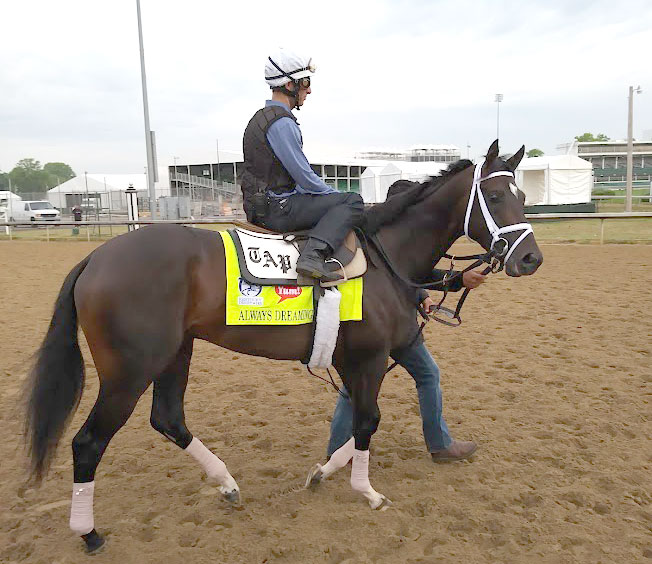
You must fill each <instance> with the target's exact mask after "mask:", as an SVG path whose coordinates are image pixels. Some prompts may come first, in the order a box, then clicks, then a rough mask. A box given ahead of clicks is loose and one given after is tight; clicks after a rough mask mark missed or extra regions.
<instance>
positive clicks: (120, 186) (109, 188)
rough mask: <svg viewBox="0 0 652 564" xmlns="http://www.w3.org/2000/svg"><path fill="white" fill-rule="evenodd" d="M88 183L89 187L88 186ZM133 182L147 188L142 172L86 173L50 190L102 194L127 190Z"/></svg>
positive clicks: (144, 188) (136, 185) (139, 186)
mask: <svg viewBox="0 0 652 564" xmlns="http://www.w3.org/2000/svg"><path fill="white" fill-rule="evenodd" d="M87 183H88V188H87ZM130 184H133V186H134V188H135V189H136V190H147V177H146V176H145V173H141V174H95V173H94V174H86V175H82V176H76V177H75V178H71V179H70V180H67V181H66V182H63V183H62V184H59V186H55V187H54V188H52V189H50V190H48V192H61V193H65V194H85V193H86V192H88V193H89V194H91V193H92V194H101V193H103V192H116V191H119V190H126V189H127V188H129V185H130Z"/></svg>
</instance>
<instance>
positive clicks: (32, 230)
mask: <svg viewBox="0 0 652 564" xmlns="http://www.w3.org/2000/svg"><path fill="white" fill-rule="evenodd" d="M526 217H527V218H528V219H529V220H530V221H531V222H532V225H533V227H534V232H535V236H536V238H537V240H538V241H540V242H589V243H590V242H594V243H600V244H603V243H607V242H615V243H618V242H627V243H631V242H642V243H652V221H651V220H652V212H634V213H572V214H571V213H568V214H526ZM243 219H244V218H243V216H241V215H229V216H223V217H218V218H212V219H194V220H176V221H172V220H169V221H164V220H156V221H152V220H148V219H141V220H139V221H124V220H120V221H115V220H114V221H108V220H106V221H79V222H75V221H68V220H64V221H61V222H56V223H38V224H35V223H34V222H3V221H0V240H3V239H4V240H40V241H64V240H65V241H72V240H87V241H103V240H106V239H109V238H111V237H115V236H116V235H120V234H122V233H126V232H127V231H129V230H131V229H135V228H137V226H141V225H152V224H180V225H192V226H196V227H199V228H208V229H220V228H225V227H229V226H233V225H238V224H241V223H242V222H243ZM608 222H609V223H611V224H612V225H613V227H611V228H610V229H611V230H612V232H611V233H610V232H609V231H608V229H607V226H606V224H607V223H608Z"/></svg>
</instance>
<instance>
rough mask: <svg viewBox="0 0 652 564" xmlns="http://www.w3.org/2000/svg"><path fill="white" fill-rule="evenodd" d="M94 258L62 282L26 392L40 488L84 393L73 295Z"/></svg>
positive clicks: (34, 475) (34, 471) (30, 446)
mask: <svg viewBox="0 0 652 564" xmlns="http://www.w3.org/2000/svg"><path fill="white" fill-rule="evenodd" d="M90 257H91V255H89V256H87V257H86V258H85V259H84V260H83V261H81V262H80V263H79V264H78V265H77V266H75V267H74V268H73V269H72V270H71V271H70V273H69V274H68V276H67V277H66V279H65V280H64V282H63V285H62V287H61V291H60V292H59V296H58V297H57V301H56V303H55V305H54V313H53V315H52V321H51V322H50V327H49V328H48V332H47V334H46V335H45V338H44V339H43V342H42V343H41V346H40V347H39V349H38V351H37V352H36V355H35V361H34V365H33V367H32V369H31V371H30V375H29V378H28V379H27V384H26V387H25V392H26V394H25V395H26V397H27V406H26V408H27V409H26V415H25V436H26V439H27V445H28V452H29V457H30V468H31V477H32V478H33V479H34V480H35V481H36V482H37V483H38V482H40V481H41V479H42V478H43V477H44V476H45V474H47V471H48V468H49V465H50V459H51V458H52V455H53V454H54V451H55V449H56V447H57V444H58V443H59V440H60V439H61V435H62V434H63V432H64V430H65V428H66V425H67V424H68V421H69V420H70V418H71V416H72V415H73V414H74V412H75V410H76V409H77V405H78V404H79V400H80V399H81V395H82V391H83V388H84V359H83V358H82V355H81V350H80V349H79V341H78V340H77V308H76V307H75V298H74V295H73V292H74V289H75V283H76V282H77V278H79V275H80V274H81V273H82V271H83V270H84V268H86V265H87V264H88V261H89V260H90Z"/></svg>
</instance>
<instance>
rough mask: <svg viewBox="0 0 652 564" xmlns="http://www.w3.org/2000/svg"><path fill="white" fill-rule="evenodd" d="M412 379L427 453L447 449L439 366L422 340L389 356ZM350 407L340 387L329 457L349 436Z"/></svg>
mask: <svg viewBox="0 0 652 564" xmlns="http://www.w3.org/2000/svg"><path fill="white" fill-rule="evenodd" d="M392 356H393V358H394V360H396V361H397V362H398V363H399V364H400V365H401V366H402V367H403V368H405V370H407V371H408V372H409V373H410V376H412V378H414V382H415V383H416V387H417V395H418V397H419V408H420V410H421V420H422V422H423V438H424V439H425V441H426V447H427V448H428V452H434V451H437V450H442V449H445V448H448V447H449V446H450V445H451V443H452V442H453V439H452V438H451V436H450V433H449V431H448V426H447V425H446V421H445V420H444V416H443V414H442V407H443V406H442V395H441V387H440V385H439V367H438V366H437V363H436V362H435V360H434V359H433V358H432V356H431V355H430V352H429V351H428V349H427V348H426V345H425V344H424V343H423V341H422V340H421V339H418V342H416V343H415V344H413V345H412V346H411V347H409V348H407V349H404V350H402V351H401V352H400V354H399V353H395V354H393V355H392ZM352 428H353V406H352V404H351V400H350V398H349V396H348V394H347V393H346V389H345V388H344V387H342V393H341V394H340V395H339V397H338V399H337V405H336V406H335V413H333V420H332V421H331V436H330V440H329V442H328V452H327V454H328V456H330V455H331V454H333V453H334V452H335V451H336V450H337V449H338V448H339V447H341V446H342V445H343V444H344V443H346V442H347V441H348V440H349V439H350V438H351V436H352Z"/></svg>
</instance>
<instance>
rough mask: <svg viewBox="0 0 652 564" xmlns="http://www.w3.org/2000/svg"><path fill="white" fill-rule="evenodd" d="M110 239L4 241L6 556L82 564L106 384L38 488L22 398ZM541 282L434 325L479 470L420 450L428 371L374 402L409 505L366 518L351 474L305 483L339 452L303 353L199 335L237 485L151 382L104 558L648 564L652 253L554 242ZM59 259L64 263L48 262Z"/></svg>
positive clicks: (215, 440) (118, 472)
mask: <svg viewBox="0 0 652 564" xmlns="http://www.w3.org/2000/svg"><path fill="white" fill-rule="evenodd" d="M94 247H95V245H94V244H86V243H49V244H47V243H28V242H5V243H0V291H1V292H2V296H3V299H2V303H3V308H2V309H3V315H2V324H1V325H0V347H1V351H2V352H1V354H0V425H1V428H2V429H3V433H2V435H3V439H2V443H1V444H0V449H1V450H0V562H3V563H5V562H36V563H42V564H51V563H59V564H63V563H79V562H85V561H86V560H85V559H86V557H85V556H84V555H83V554H82V552H81V549H82V546H81V541H80V540H79V539H77V538H75V537H74V536H73V535H72V533H71V532H70V531H69V529H68V510H69V503H70V486H71V481H72V458H71V453H70V447H69V445H70V440H71V438H72V436H73V434H74V433H75V432H76V430H77V429H78V428H79V426H80V425H81V423H82V422H83V420H84V418H85V417H86V416H87V414H88V412H89V410H90V407H91V405H92V403H93V401H94V399H95V395H96V392H97V375H96V373H95V371H94V368H93V365H92V362H91V359H90V354H89V353H88V350H87V349H86V348H85V347H84V348H83V350H84V357H85V359H86V363H87V369H88V373H87V386H86V391H85V394H84V397H83V400H82V403H81V406H80V409H79V411H78V413H77V415H76V416H75V418H74V420H73V423H72V426H71V428H70V429H69V430H68V432H67V433H66V435H65V440H64V443H63V444H62V445H61V447H60V448H59V451H58V454H57V456H56V459H55V461H54V464H53V470H52V472H51V474H50V476H49V478H48V480H47V481H46V482H45V483H44V485H43V486H42V487H41V488H40V489H38V490H34V489H30V488H27V489H26V488H24V487H23V486H22V484H23V478H24V459H23V457H22V453H21V450H20V448H19V447H20V444H21V436H20V432H21V425H20V412H19V410H18V408H17V403H18V402H17V399H18V396H19V391H20V387H21V381H22V380H23V378H24V377H25V372H26V370H27V366H28V359H29V356H30V354H31V353H32V352H33V351H34V349H35V348H36V347H37V345H38V343H39V342H40V339H41V338H42V336H43V334H44V332H45V329H46V327H47V324H48V322H49V319H50V314H51V308H52V304H53V302H54V298H55V296H56V294H57V293H58V291H59V287H60V284H61V282H62V280H63V278H64V276H65V274H66V273H67V272H68V270H69V269H70V268H71V267H72V266H73V265H74V264H75V263H76V262H77V261H78V260H80V259H81V258H82V257H83V256H85V255H86V254H87V253H88V252H89V251H90V250H91V249H93V248H94ZM542 250H543V252H544V255H545V263H544V265H543V266H542V268H541V269H540V272H539V273H537V274H536V275H535V276H534V277H531V278H523V279H518V280H514V279H508V278H507V277H505V276H504V275H501V276H498V277H496V278H495V279H492V280H490V281H489V282H488V283H487V284H485V286H484V287H482V288H481V289H479V290H477V291H476V292H474V294H472V295H471V297H470V299H469V300H468V303H467V305H466V306H465V310H464V318H465V324H464V325H463V326H462V327H461V328H459V329H449V328H445V327H443V326H435V324H434V323H431V324H429V327H428V328H427V330H426V336H427V343H428V345H429V348H430V350H431V351H432V352H433V354H434V356H435V358H437V359H438V361H439V364H440V367H441V368H442V374H443V375H442V384H443V390H444V412H445V415H446V417H447V420H448V422H449V426H450V428H451V431H452V433H453V435H454V436H456V437H457V438H460V439H469V438H472V439H474V440H476V441H477V442H479V444H480V445H481V447H480V451H479V452H478V454H477V455H476V456H475V458H474V459H473V460H472V461H471V462H464V463H456V464H447V465H446V464H441V465H434V464H433V463H432V462H430V460H429V458H428V456H427V455H426V453H425V449H424V445H423V441H422V437H421V429H420V420H419V416H418V404H417V399H416V394H415V392H414V388H413V383H412V380H411V379H410V378H409V376H407V375H406V374H405V372H403V371H402V370H396V371H395V372H393V373H392V375H391V376H390V377H388V379H387V380H386V381H385V384H384V386H383V390H382V394H381V395H382V397H381V399H380V405H381V411H382V414H383V418H382V421H381V425H380V429H379V431H378V433H377V434H376V435H375V436H374V439H373V441H372V459H371V469H370V478H371V481H372V484H373V485H374V487H375V488H376V489H377V490H378V491H380V492H382V493H384V494H386V495H387V496H388V497H389V498H390V499H392V501H393V502H394V507H392V508H391V509H390V510H388V511H386V512H384V513H375V512H372V511H371V510H370V509H369V508H368V507H367V505H366V503H364V502H363V501H362V500H361V499H359V498H358V497H356V496H354V495H353V494H352V493H351V491H350V487H349V484H348V478H349V470H348V468H347V469H343V470H341V471H340V472H339V473H337V474H336V475H335V476H333V477H332V478H331V479H330V480H328V481H327V482H326V483H324V484H323V485H322V486H321V487H320V488H319V489H318V490H317V491H315V492H310V491H305V490H302V488H301V486H302V484H303V481H304V479H305V475H306V473H307V471H308V469H309V468H310V466H311V465H312V464H313V463H315V462H317V461H320V460H322V459H323V455H324V450H325V446H326V440H327V436H328V425H329V420H330V415H331V412H332V407H333V404H334V401H335V396H334V394H333V393H332V392H331V391H329V390H328V389H327V388H326V387H325V385H323V384H321V383H320V382H318V381H316V380H313V379H312V378H310V377H308V376H307V374H306V373H305V370H304V369H303V368H302V367H301V365H299V364H298V363H287V362H272V361H267V360H262V359H258V358H249V357H244V356H242V355H238V354H234V353H232V352H229V351H224V350H221V349H218V348H217V347H215V346H213V345H208V344H206V343H197V346H196V348H195V354H194V357H193V363H192V366H191V373H190V384H189V388H188V393H187V395H186V398H187V401H186V415H187V420H188V424H189V427H190V430H191V431H192V432H193V433H194V434H195V435H197V436H198V437H199V438H200V439H202V440H203V441H204V443H205V444H206V445H207V446H209V447H211V448H212V449H213V450H214V451H215V452H216V453H217V454H218V455H219V456H220V457H221V458H222V459H224V460H225V462H226V463H227V465H228V467H229V469H230V471H231V473H232V474H233V475H234V477H235V478H236V480H237V481H238V483H239V485H240V488H241V489H242V493H243V500H244V507H243V508H242V509H241V510H237V511H234V510H232V509H231V508H229V507H228V506H227V505H225V504H224V503H223V502H221V501H219V500H218V496H217V494H216V489H215V488H214V487H213V486H211V485H210V484H209V483H207V482H206V481H204V479H203V478H202V477H201V473H200V469H199V467H198V466H197V465H196V464H195V463H194V461H192V459H190V457H188V456H187V455H185V453H183V452H181V451H179V450H178V449H177V448H176V447H174V446H173V445H172V444H171V443H169V442H166V441H165V440H164V439H163V438H162V437H161V436H160V435H158V434H157V433H155V432H154V431H153V430H152V429H151V427H150V426H149V407H150V399H151V391H150V392H148V393H146V394H145V396H143V398H142V399H141V401H140V403H139V405H138V408H137V409H136V412H135V413H134V415H133V416H132V417H131V419H130V420H129V422H128V424H127V425H126V427H125V428H124V429H123V430H122V431H121V432H120V433H118V435H117V436H116V437H115V438H114V440H113V441H112V442H111V444H110V446H109V448H108V450H107V452H106V454H105V456H104V459H103V461H102V464H101V465H100V467H99V470H98V474H97V477H96V494H95V500H96V502H95V521H96V524H97V527H98V530H100V531H102V532H108V533H109V537H108V543H107V545H106V547H105V548H104V550H103V552H102V553H100V554H98V555H97V556H95V557H93V564H102V563H120V564H127V563H131V562H139V563H140V562H157V563H158V562H165V563H166V564H177V563H183V564H187V563H190V562H192V563H193V564H199V563H209V562H210V563H215V562H243V563H255V562H259V563H261V562H284V563H307V562H328V563H332V564H335V563H338V562H349V563H353V562H356V563H357V562H409V563H417V562H420V563H434V562H447V563H448V562H450V563H458V562H468V563H472V562H514V563H522V562H550V563H560V562H568V563H571V562H572V563H576V562H586V563H589V562H590V563H596V562H603V563H607V562H627V563H629V562H652V427H651V423H650V419H651V416H652V405H651V404H652V401H651V400H652V394H651V388H652V362H651V353H652V246H645V245H619V246H604V247H598V246H570V245H569V246H547V247H545V246H544V247H543V249H542ZM46 258H48V259H49V260H48V261H47V263H48V264H50V265H53V266H45V265H46Z"/></svg>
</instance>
